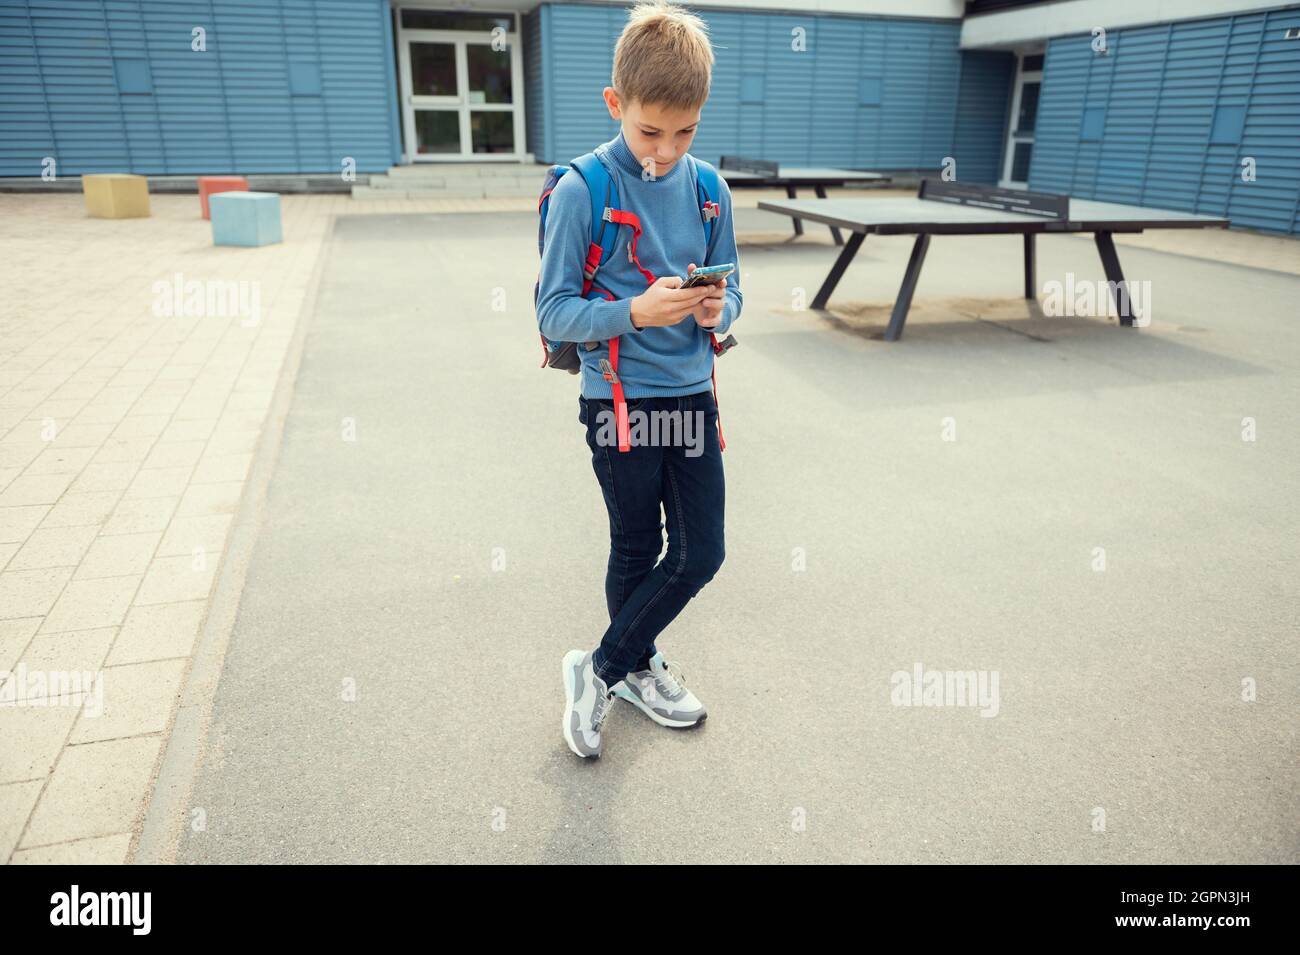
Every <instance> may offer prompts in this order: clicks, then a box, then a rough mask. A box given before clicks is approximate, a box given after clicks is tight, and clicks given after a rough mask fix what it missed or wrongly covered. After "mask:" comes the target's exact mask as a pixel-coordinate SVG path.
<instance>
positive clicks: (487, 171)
mask: <svg viewBox="0 0 1300 955" xmlns="http://www.w3.org/2000/svg"><path fill="white" fill-rule="evenodd" d="M548 168H549V167H548V166H546V165H543V164H540V163H517V162H500V163H490V162H484V163H454V162H446V163H444V162H432V163H412V164H411V165H409V166H393V167H392V168H391V169H389V170H388V172H387V175H388V176H389V177H390V178H392V179H420V178H424V177H428V178H433V179H456V180H460V179H498V178H510V177H512V176H521V175H522V176H536V177H537V178H538V179H540V178H541V177H542V176H544V175H545V174H546V170H547V169H548Z"/></svg>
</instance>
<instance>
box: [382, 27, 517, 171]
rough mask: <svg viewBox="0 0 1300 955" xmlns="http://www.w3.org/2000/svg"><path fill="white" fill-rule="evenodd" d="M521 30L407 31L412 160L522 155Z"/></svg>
mask: <svg viewBox="0 0 1300 955" xmlns="http://www.w3.org/2000/svg"><path fill="white" fill-rule="evenodd" d="M517 37H518V34H517V33H514V32H512V33H506V32H503V31H502V30H500V29H497V30H494V31H492V32H488V31H472V32H471V31H452V30H420V29H403V30H402V31H401V36H400V47H399V52H400V54H401V61H402V63H401V69H402V87H403V112H404V119H405V131H406V154H407V158H408V159H409V160H411V161H415V162H421V161H438V160H444V161H445V160H457V161H465V160H493V159H514V160H518V159H520V158H522V153H523V149H524V146H523V103H522V102H521V100H522V96H521V93H522V84H518V83H517V82H516V77H518V76H520V75H521V66H522V63H521V56H520V51H519V46H518V43H517V42H516V40H517Z"/></svg>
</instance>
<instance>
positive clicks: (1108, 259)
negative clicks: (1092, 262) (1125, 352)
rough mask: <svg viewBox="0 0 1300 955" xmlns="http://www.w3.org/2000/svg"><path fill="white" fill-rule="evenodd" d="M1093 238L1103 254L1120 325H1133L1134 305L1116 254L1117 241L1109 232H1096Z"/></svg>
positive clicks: (1098, 249)
mask: <svg viewBox="0 0 1300 955" xmlns="http://www.w3.org/2000/svg"><path fill="white" fill-rule="evenodd" d="M1092 237H1093V239H1094V240H1095V241H1096V243H1097V251H1098V252H1099V253H1101V266H1102V268H1104V269H1105V270H1106V281H1107V282H1108V283H1109V286H1110V293H1111V295H1112V296H1113V297H1114V299H1115V310H1116V311H1117V312H1119V323H1120V324H1121V325H1132V324H1133V305H1132V302H1131V301H1130V299H1129V296H1128V283H1126V282H1125V281H1124V271H1123V269H1121V268H1120V265H1119V255H1117V254H1116V252H1115V240H1114V239H1113V238H1112V237H1111V234H1110V233H1109V232H1094V233H1093V236H1092ZM1098 304H1100V303H1098Z"/></svg>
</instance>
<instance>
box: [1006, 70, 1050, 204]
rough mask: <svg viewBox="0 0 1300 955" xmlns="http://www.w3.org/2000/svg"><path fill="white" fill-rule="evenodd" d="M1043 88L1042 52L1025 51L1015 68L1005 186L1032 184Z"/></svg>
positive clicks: (1026, 185)
mask: <svg viewBox="0 0 1300 955" xmlns="http://www.w3.org/2000/svg"><path fill="white" fill-rule="evenodd" d="M1042 87H1043V54H1042V53H1022V54H1020V57H1019V63H1018V67H1017V69H1016V89H1015V93H1014V94H1013V95H1012V97H1011V122H1010V124H1009V126H1008V129H1007V148H1006V155H1005V157H1004V165H1003V167H1002V182H1000V183H999V185H1001V186H1002V187H1003V188H1007V187H1020V188H1027V187H1028V185H1029V163H1030V160H1031V159H1032V158H1033V155H1034V127H1035V126H1036V125H1037V123H1038V93H1039V91H1040V90H1041V89H1042Z"/></svg>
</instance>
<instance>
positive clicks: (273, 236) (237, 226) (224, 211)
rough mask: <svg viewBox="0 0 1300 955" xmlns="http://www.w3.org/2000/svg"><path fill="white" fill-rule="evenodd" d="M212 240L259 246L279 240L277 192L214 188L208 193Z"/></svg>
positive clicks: (217, 243) (227, 243) (278, 196)
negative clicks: (212, 191)
mask: <svg viewBox="0 0 1300 955" xmlns="http://www.w3.org/2000/svg"><path fill="white" fill-rule="evenodd" d="M208 208H209V210H211V213H212V244H213V245H242V246H259V245H271V244H272V243H275V242H280V241H282V239H283V236H282V235H281V232H280V194H279V193H276V192H218V193H216V194H215V195H212V196H209V197H208Z"/></svg>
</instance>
